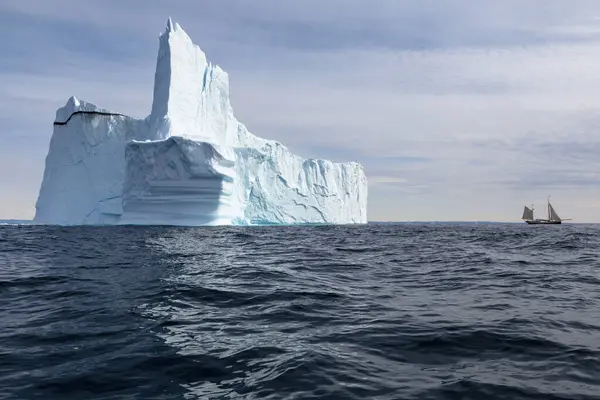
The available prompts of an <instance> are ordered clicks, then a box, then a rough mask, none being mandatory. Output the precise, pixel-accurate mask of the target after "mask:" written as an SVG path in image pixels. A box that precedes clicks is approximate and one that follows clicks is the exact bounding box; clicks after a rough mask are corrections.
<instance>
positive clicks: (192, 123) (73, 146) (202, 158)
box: [35, 19, 367, 225]
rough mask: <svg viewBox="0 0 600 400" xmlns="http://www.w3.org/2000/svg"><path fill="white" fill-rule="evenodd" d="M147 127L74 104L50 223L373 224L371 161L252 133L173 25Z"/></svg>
mask: <svg viewBox="0 0 600 400" xmlns="http://www.w3.org/2000/svg"><path fill="white" fill-rule="evenodd" d="M159 42H160V45H159V52H158V59H157V66H156V74H155V81H154V98H153V103H152V111H151V113H150V115H149V116H148V117H147V118H145V119H144V120H137V119H133V118H130V117H127V116H124V115H121V114H118V113H113V112H111V111H109V110H105V109H101V108H99V107H96V106H94V105H92V104H90V103H86V102H83V101H80V100H77V99H76V98H74V97H72V98H70V99H69V100H68V102H67V104H66V106H65V107H63V108H60V109H59V110H58V111H57V112H56V119H55V122H54V133H53V135H52V139H51V141H50V149H49V151H48V155H47V157H46V169H45V171H44V178H43V181H42V185H41V188H40V193H39V197H38V201H37V204H36V209H37V211H36V216H35V221H36V222H38V223H48V224H65V225H71V224H75V225H79V224H152V225H229V224H241V225H243V224H293V223H335V224H343V223H365V222H366V221H367V215H366V208H367V180H366V176H365V174H364V172H363V169H362V166H361V165H360V164H357V163H354V162H350V163H341V164H339V163H333V162H331V161H327V160H313V159H308V160H304V159H302V158H300V157H298V156H296V155H294V154H292V153H291V152H290V151H289V150H288V149H287V148H286V147H285V146H283V145H282V144H280V143H278V142H275V141H271V140H265V139H261V138H259V137H256V136H254V135H252V134H251V133H250V132H248V130H247V129H246V127H245V126H244V125H243V124H241V123H240V122H238V121H237V120H236V119H235V117H234V115H233V110H232V108H231V104H230V102H229V78H228V76H227V74H226V73H225V72H224V71H223V70H221V68H219V67H218V66H216V65H213V64H210V63H209V62H208V61H207V60H206V56H205V55H204V53H203V52H202V51H201V50H200V48H198V47H197V46H196V45H194V44H193V43H192V41H191V39H190V38H189V37H188V35H187V34H186V33H185V32H184V31H183V29H181V27H180V26H179V25H178V24H173V23H172V22H171V20H170V19H169V21H168V23H167V29H166V31H165V32H164V33H163V34H162V35H161V36H160V40H159Z"/></svg>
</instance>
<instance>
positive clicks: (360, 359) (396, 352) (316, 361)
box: [0, 224, 600, 400]
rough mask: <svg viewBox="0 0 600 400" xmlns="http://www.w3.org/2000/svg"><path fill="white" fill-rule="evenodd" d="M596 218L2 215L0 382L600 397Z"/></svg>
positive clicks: (91, 389)
mask: <svg viewBox="0 0 600 400" xmlns="http://www.w3.org/2000/svg"><path fill="white" fill-rule="evenodd" d="M599 398H600V226H596V225H576V224H572V225H567V224H565V225H562V226H529V225H526V224H522V225H521V224H478V225H474V224H423V225H419V224H396V225H393V224H392V225H379V224H368V225H363V226H305V227H299V226H295V227H214V228H172V227H48V226H47V227H43V226H27V225H20V226H10V225H9V226H0V399H484V400H491V399H511V400H517V399H599Z"/></svg>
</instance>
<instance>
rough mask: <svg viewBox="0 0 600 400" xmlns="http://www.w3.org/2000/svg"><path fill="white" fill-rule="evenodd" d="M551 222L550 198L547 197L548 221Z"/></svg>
mask: <svg viewBox="0 0 600 400" xmlns="http://www.w3.org/2000/svg"><path fill="white" fill-rule="evenodd" d="M551 220H552V215H551V214H550V196H548V221H551Z"/></svg>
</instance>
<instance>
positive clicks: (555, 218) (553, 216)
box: [548, 203, 561, 221]
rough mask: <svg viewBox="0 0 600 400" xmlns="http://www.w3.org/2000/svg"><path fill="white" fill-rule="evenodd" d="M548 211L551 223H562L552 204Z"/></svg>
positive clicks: (549, 205)
mask: <svg viewBox="0 0 600 400" xmlns="http://www.w3.org/2000/svg"><path fill="white" fill-rule="evenodd" d="M548 211H549V215H550V221H560V220H561V219H560V217H559V216H558V214H557V213H556V211H554V208H553V207H552V204H550V203H548Z"/></svg>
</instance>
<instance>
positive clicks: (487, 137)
mask: <svg viewBox="0 0 600 400" xmlns="http://www.w3.org/2000/svg"><path fill="white" fill-rule="evenodd" d="M169 15H171V16H173V17H174V18H175V19H176V20H177V21H179V22H180V23H181V25H182V26H183V27H184V29H186V31H187V32H188V33H189V34H190V36H191V37H192V38H193V39H194V40H195V41H196V42H197V43H199V44H200V45H201V46H202V48H203V49H204V50H205V52H206V53H207V55H208V56H209V58H210V59H211V60H212V61H214V62H216V63H218V64H220V65H221V66H222V67H223V68H224V69H225V70H226V71H228V72H229V74H230V79H231V91H232V93H231V95H232V103H233V107H234V110H235V112H236V115H237V116H238V119H240V120H241V121H243V122H244V123H245V124H246V125H247V126H248V127H249V129H250V130H251V131H252V132H254V133H256V134H258V135H260V136H264V137H268V138H272V139H277V140H279V141H281V142H283V143H284V144H286V145H287V146H288V147H290V148H291V149H292V150H293V151H295V152H298V153H299V154H301V155H303V156H307V157H309V156H313V157H324V158H330V159H334V160H336V161H344V160H355V161H360V162H362V163H363V164H364V165H365V168H366V171H367V174H368V176H369V177H370V183H371V190H370V195H369V201H370V205H371V207H370V210H369V214H370V217H371V218H373V219H386V220H391V219H401V220H404V219H475V218H480V219H503V220H510V219H515V218H518V216H517V217H514V215H516V214H518V213H519V212H520V211H519V209H520V207H521V203H523V202H531V201H533V200H535V199H544V198H545V196H546V195H547V193H546V192H547V191H549V190H552V191H553V193H555V198H556V200H555V201H558V202H560V201H564V202H565V203H564V205H565V207H567V208H568V207H569V206H573V207H576V205H577V207H579V208H577V211H576V215H575V216H574V217H576V218H579V219H586V220H589V219H590V218H592V219H594V220H600V213H599V212H598V210H597V208H595V207H592V205H593V204H594V202H593V200H588V201H584V200H582V199H581V198H582V196H585V197H584V198H585V199H593V198H594V196H597V195H598V194H600V192H598V189H596V187H597V183H598V181H597V171H599V170H600V164H599V162H598V161H597V159H596V157H595V154H597V153H596V150H598V149H600V135H599V134H598V129H599V128H600V124H599V122H600V119H599V117H600V115H599V113H598V105H599V104H600V94H599V93H600V74H598V73H597V67H596V66H597V65H598V63H599V62H600V35H599V33H600V30H599V29H598V28H597V25H598V17H599V16H600V3H597V2H596V1H586V0H582V1H574V2H569V3H568V4H567V3H566V2H564V1H558V0H557V1H553V0H543V1H542V0H531V1H527V2H522V1H517V0H507V1H504V2H495V3H490V2H485V3H484V2H474V1H468V0H453V1H450V0H436V1H433V0H423V1H419V2H399V1H396V0H374V1H372V2H368V3H367V2H364V1H362V0H361V1H358V0H344V1H342V0H330V1H327V2H322V1H317V0H305V1H303V2H275V1H265V2H253V1H243V0H238V1H233V0H231V1H229V0H206V1H202V2H197V1H191V0H186V1H178V2H176V3H174V2H170V1H166V0H158V1H155V2H153V7H147V3H146V2H145V1H133V0H132V1H127V2H119V1H107V2H104V3H102V5H99V4H96V5H94V6H93V7H92V6H90V4H89V3H85V2H76V1H72V0H57V1H53V2H47V1H41V0H39V1H34V0H28V1H25V0H18V1H17V0H5V1H4V2H2V4H1V5H0V35H2V37H5V38H11V40H5V41H3V42H2V43H0V51H2V54H4V55H5V56H4V57H3V58H2V59H0V79H1V80H2V82H3V85H2V87H0V101H1V102H2V104H3V108H2V110H0V123H2V126H3V131H2V133H1V134H0V135H1V136H0V140H1V143H2V146H1V147H0V156H2V158H1V159H0V182H1V183H2V186H1V187H2V188H7V187H8V188H9V191H10V193H11V194H10V198H11V199H17V200H10V201H11V202H12V203H11V204H13V203H14V204H17V203H18V204H21V205H22V206H20V207H19V208H18V210H17V209H16V208H14V207H13V206H11V207H12V208H11V207H7V206H5V205H4V204H2V206H3V207H2V209H3V210H7V209H8V210H9V212H8V214H7V215H0V217H2V218H11V217H14V218H20V217H23V216H24V213H27V215H26V216H30V215H32V213H33V203H34V202H35V195H36V194H37V188H38V185H39V182H40V180H41V174H42V173H43V154H45V152H46V151H47V144H48V140H49V138H50V135H51V120H52V119H53V117H54V112H55V110H56V108H57V107H60V106H61V105H62V104H63V103H64V101H65V100H66V99H67V98H68V96H70V95H72V94H75V95H77V96H78V97H81V98H83V99H85V100H88V101H92V102H94V103H96V104H98V105H100V106H102V107H107V108H110V109H113V110H115V111H119V112H124V113H127V114H131V115H134V116H138V117H144V116H145V115H146V114H147V113H148V112H149V110H150V105H151V94H152V82H153V74H154V65H155V62H156V61H155V54H156V49H157V44H158V42H157V36H158V32H159V31H161V30H162V29H163V25H164V23H165V21H166V17H167V16H169ZM25 142H26V143H27V145H28V146H29V147H27V146H23V143H25ZM40 154H42V156H41V157H40ZM24 160H27V161H24ZM15 163H16V164H17V165H20V166H21V168H23V169H28V170H31V171H32V172H31V173H28V174H26V175H20V176H19V177H18V178H17V177H15V176H13V174H12V172H10V171H11V170H12V169H13V168H12V167H11V166H14V165H15ZM578 198H580V200H576V199H578ZM1 201H3V202H6V201H8V200H1ZM585 204H587V205H588V206H585ZM25 209H27V210H29V211H27V212H25V211H23V210H25ZM10 210H13V211H10ZM15 210H16V211H15ZM515 210H517V211H515ZM3 212H5V211H3ZM515 213H516V214H515Z"/></svg>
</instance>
